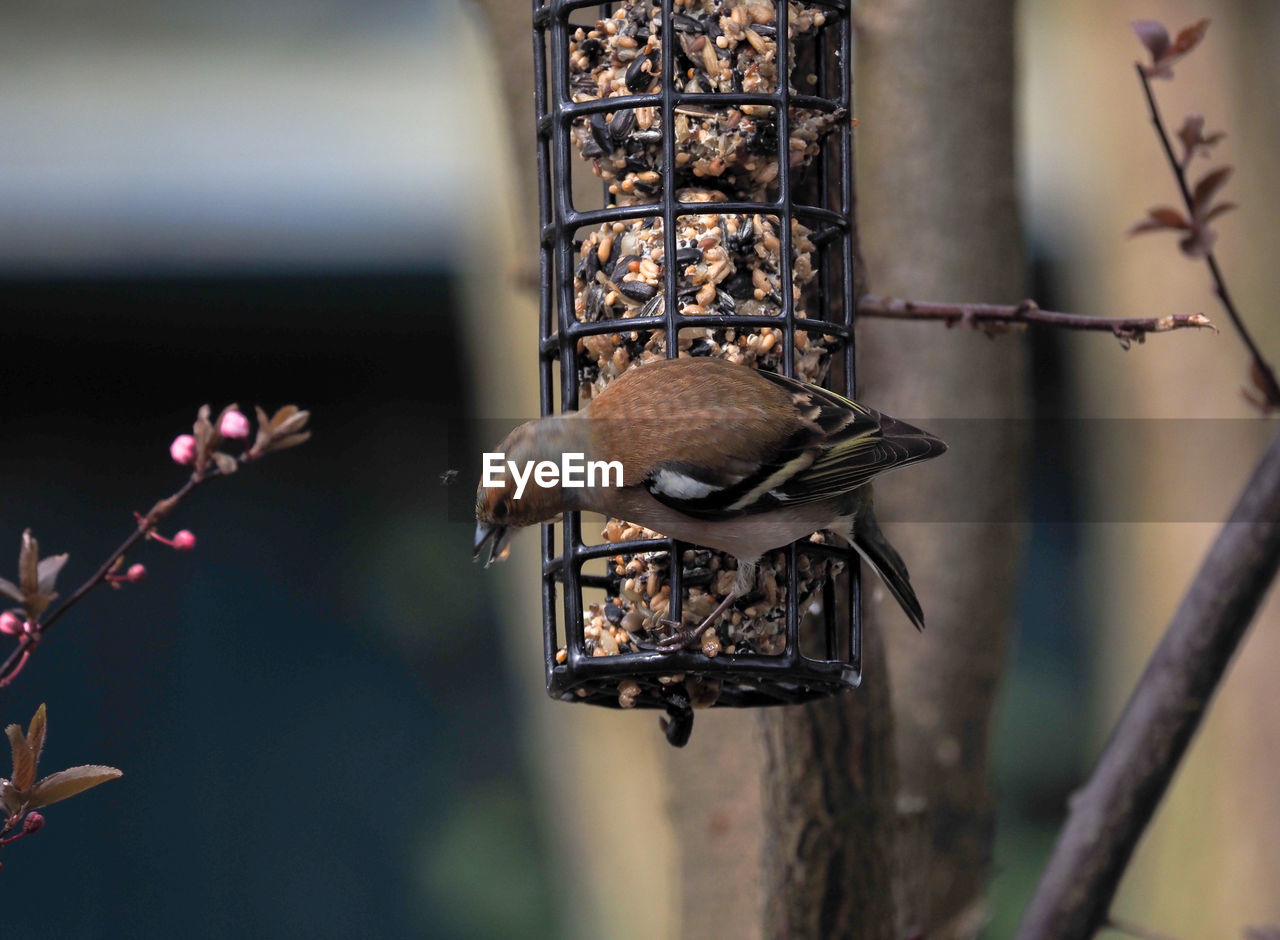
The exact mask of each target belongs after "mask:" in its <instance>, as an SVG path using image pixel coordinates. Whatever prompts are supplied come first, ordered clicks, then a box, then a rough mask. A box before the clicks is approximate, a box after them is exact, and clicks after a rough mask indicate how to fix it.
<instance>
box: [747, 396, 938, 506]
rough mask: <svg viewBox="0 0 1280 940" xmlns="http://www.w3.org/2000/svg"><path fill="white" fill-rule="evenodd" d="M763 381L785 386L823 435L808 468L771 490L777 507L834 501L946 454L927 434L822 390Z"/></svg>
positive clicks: (936, 439) (800, 410) (799, 408)
mask: <svg viewBox="0 0 1280 940" xmlns="http://www.w3.org/2000/svg"><path fill="white" fill-rule="evenodd" d="M766 378H769V379H771V380H773V381H775V382H777V383H778V384H780V385H786V386H789V387H791V388H792V391H793V400H794V401H795V403H796V409H797V411H798V412H800V413H801V414H803V415H804V416H805V418H806V420H807V421H809V422H811V423H812V424H814V425H816V426H818V427H819V428H820V429H821V431H822V433H823V435H824V437H823V440H822V442H821V449H820V453H819V454H818V456H817V458H816V459H815V460H814V461H813V463H812V464H810V465H809V466H808V467H806V468H804V469H803V470H802V471H801V472H799V473H797V474H795V476H793V477H791V478H790V479H788V480H786V481H785V482H783V483H781V484H780V485H779V486H777V487H776V488H775V489H774V490H772V491H771V494H770V495H772V496H773V497H774V498H775V499H776V500H777V503H778V504H783V505H785V504H794V503H808V502H814V501H817V500H823V499H830V498H833V497H836V496H840V495H843V494H844V493H847V492H849V491H850V490H853V489H856V488H858V487H859V486H862V485H863V484H865V483H869V482H870V481H871V480H872V479H873V478H874V477H877V476H879V475H880V474H882V473H887V472H888V471H890V470H897V469H898V468H899V467H905V466H908V465H910V464H913V463H918V462H919V461H921V460H928V459H929V458H930V457H937V456H939V455H941V454H942V453H943V452H945V451H946V449H947V445H946V444H944V443H943V442H942V441H940V440H939V439H938V438H936V437H934V436H933V435H932V434H929V433H927V432H926V431H922V430H920V429H919V428H917V427H915V426H914V425H910V424H908V423H907V422H905V421H900V420H898V419H897V418H892V417H889V416H888V415H883V414H880V412H878V411H875V410H873V409H871V408H868V407H867V406H866V405H863V404H860V403H859V402H855V401H852V400H850V399H848V398H845V397H843V396H841V395H837V394H836V393H835V392H832V391H829V390H828V389H824V388H818V387H817V386H814V385H805V384H804V383H801V382H797V381H795V380H794V379H788V378H787V377H786V376H780V375H766Z"/></svg>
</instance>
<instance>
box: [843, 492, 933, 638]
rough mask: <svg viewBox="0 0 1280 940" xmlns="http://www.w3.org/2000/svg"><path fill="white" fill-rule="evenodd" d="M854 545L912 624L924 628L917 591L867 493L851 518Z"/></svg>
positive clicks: (920, 628) (919, 628) (922, 612)
mask: <svg viewBox="0 0 1280 940" xmlns="http://www.w3.org/2000/svg"><path fill="white" fill-rule="evenodd" d="M864 489H869V487H865V488H864ZM853 547H854V548H855V549H857V551H858V554H859V555H861V556H862V559H863V561H865V562H866V563H867V564H868V565H870V566H871V570H873V571H874V572H875V573H876V574H877V575H879V576H880V580H881V581H883V582H884V586H885V587H887V588H888V589H889V593H890V594H892V595H893V596H894V598H895V599H896V600H897V601H898V603H899V604H901V605H902V610H903V611H904V612H905V613H906V615H907V616H908V617H909V618H910V619H911V622H912V623H913V624H915V626H916V629H917V630H923V629H924V611H923V610H922V609H921V608H920V601H919V599H918V598H917V597H916V592H915V591H914V590H912V588H911V578H910V576H909V575H908V574H907V566H906V563H905V562H904V561H903V560H902V556H901V555H899V554H898V550H897V549H896V548H894V547H893V546H892V545H890V544H889V540H888V539H886V538H885V537H884V533H883V532H881V531H880V525H879V523H877V522H876V514H875V512H874V511H873V509H872V508H871V500H870V498H869V496H868V498H867V499H866V502H865V505H863V506H862V507H860V509H859V511H858V512H857V514H856V515H855V516H854V519H853Z"/></svg>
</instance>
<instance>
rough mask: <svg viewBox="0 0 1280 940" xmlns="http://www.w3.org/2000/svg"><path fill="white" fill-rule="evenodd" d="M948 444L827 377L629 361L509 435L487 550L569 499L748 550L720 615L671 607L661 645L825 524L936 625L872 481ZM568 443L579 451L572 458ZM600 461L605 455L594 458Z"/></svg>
mask: <svg viewBox="0 0 1280 940" xmlns="http://www.w3.org/2000/svg"><path fill="white" fill-rule="evenodd" d="M946 449H947V447H946V445H945V444H944V443H943V442H942V441H940V440H938V438H936V437H934V436H932V435H931V434H928V433H926V432H924V431H921V430H920V429H919V428H916V427H913V426H911V425H909V424H907V423H906V422H904V421H899V420H898V419H896V418H891V417H889V416H887V415H882V414H880V413H879V412H876V411H873V410H872V409H870V408H868V407H866V406H865V405H862V404H859V403H858V402H856V401H852V400H850V399H848V398H844V397H842V396H840V395H837V394H835V393H834V392H831V391H828V390H826V389H824V388H819V387H818V386H816V385H807V384H805V383H803V382H799V381H796V380H795V379H789V378H787V377H786V376H782V375H776V374H774V373H770V372H760V371H757V370H754V369H750V368H748V367H746V366H740V365H734V364H732V363H729V362H725V361H724V360H722V359H709V358H702V357H699V358H686V359H667V360H663V361H661V362H655V363H651V364H649V365H645V366H641V367H639V368H635V369H632V370H630V371H628V372H626V373H624V374H623V375H621V376H620V377H619V378H618V379H617V380H616V381H614V382H613V383H612V384H610V385H609V386H608V387H606V388H605V390H604V391H603V392H601V393H599V394H598V395H597V396H596V397H595V398H593V399H592V400H591V401H590V402H589V403H588V404H587V406H586V407H585V408H583V409H582V410H581V411H578V412H569V413H566V414H563V415H552V416H548V417H546V418H539V419H538V420H536V421H530V422H528V423H526V424H523V425H521V426H520V427H518V428H516V429H515V430H514V431H512V432H511V433H510V434H509V435H508V436H507V438H506V440H504V441H503V442H502V443H501V444H500V445H498V451H499V452H500V453H501V454H502V455H503V459H504V461H510V463H509V464H508V463H504V464H503V465H502V466H503V469H504V473H503V474H502V475H501V479H498V478H497V477H498V475H497V474H496V472H495V473H493V474H487V479H488V482H489V483H490V485H485V481H482V482H481V485H480V487H479V489H478V491H477V493H476V520H477V524H476V541H475V557H476V558H477V559H478V558H479V557H480V552H481V550H482V549H483V548H484V546H485V545H486V544H489V545H490V552H489V559H488V561H487V562H486V567H487V566H488V565H489V564H492V563H493V562H495V561H501V560H502V559H504V558H505V557H506V555H507V552H508V550H509V547H508V543H509V541H510V538H511V535H512V532H513V530H515V529H517V528H520V527H522V526H528V525H533V524H535V523H539V522H550V521H552V520H554V519H555V518H556V517H557V516H559V515H560V514H561V513H563V512H565V511H566V510H586V511H591V512H598V513H603V514H604V515H607V516H613V517H615V518H618V519H623V520H626V521H628V522H633V523H639V524H640V525H643V526H645V527H647V528H649V529H653V530H654V531H656V532H661V533H662V534H663V535H666V536H668V537H670V538H674V539H679V540H680V541H684V542H692V543H694V544H696V545H703V546H706V547H708V548H713V549H716V550H718V551H722V552H728V553H729V554H732V555H734V556H736V557H737V559H738V574H737V577H736V578H735V580H734V584H733V589H732V590H731V591H730V593H729V596H728V597H726V598H725V599H724V601H722V602H721V603H720V605H719V606H718V607H717V608H716V609H715V610H714V611H712V613H711V614H710V616H708V617H707V618H706V619H705V620H704V621H703V622H702V623H701V624H699V625H698V626H697V627H696V628H694V629H692V630H687V629H684V628H683V627H681V625H679V624H674V623H672V622H670V621H668V622H667V623H668V625H670V626H672V627H673V628H674V633H673V635H672V636H669V637H666V638H664V639H663V640H661V641H660V642H659V644H658V647H659V649H663V650H666V651H673V650H677V649H683V648H685V647H687V646H689V645H691V644H693V643H694V642H696V641H697V639H698V638H699V637H700V636H701V635H702V633H703V632H704V631H705V630H706V629H707V628H708V627H709V626H710V625H711V624H712V623H713V622H714V621H715V620H716V618H718V617H719V616H720V615H721V614H722V613H724V612H725V611H726V610H727V609H728V608H729V606H730V605H731V604H732V603H733V602H734V601H735V600H737V599H738V598H740V597H743V596H744V595H746V594H747V593H749V592H750V591H751V590H752V589H753V587H754V585H755V573H756V563H757V562H758V561H759V560H760V557H761V556H762V555H763V554H764V553H765V552H767V551H769V550H770V549H774V548H778V547H780V546H783V545H788V544H790V543H791V542H794V541H795V540H796V539H799V538H803V537H805V536H807V535H810V534H812V533H814V532H817V531H819V530H823V529H826V530H829V531H832V532H834V533H836V534H837V535H839V536H841V537H843V538H844V539H845V540H846V541H848V542H850V543H851V544H852V545H853V547H854V548H856V549H857V550H858V552H859V554H860V555H861V556H862V557H863V559H864V560H865V561H866V562H867V563H868V564H869V565H870V566H871V567H872V569H873V570H874V571H875V572H876V574H878V575H879V576H880V578H881V579H882V580H883V581H884V583H885V585H886V587H888V589H889V591H890V593H891V594H893V596H894V597H895V598H896V599H897V601H898V603H899V604H901V605H902V609H903V610H904V611H905V612H906V614H907V616H908V617H909V618H910V619H911V622H912V623H914V624H915V625H916V627H917V628H921V629H923V627H924V613H923V611H922V610H921V608H920V602H919V601H918V600H917V599H916V595H915V591H913V590H912V588H911V582H910V580H909V578H908V576H907V569H906V566H905V565H904V564H903V562H902V557H901V556H900V555H899V554H898V553H897V551H895V550H894V548H893V546H892V545H890V544H889V543H888V541H887V540H886V539H885V538H884V535H883V534H882V533H881V531H880V527H879V526H878V525H877V524H876V520H875V514H874V512H873V511H872V507H871V497H870V488H869V487H866V486H865V484H866V483H867V482H868V481H870V480H871V479H872V478H873V477H876V476H879V475H880V474H882V473H885V472H887V471H889V470H894V469H897V468H898V467H905V466H907V465H908V464H912V463H916V462H918V461H921V460H927V459H929V458H930V457H937V456H938V455H940V454H942V453H943V452H944V451H946ZM565 455H573V456H571V457H570V458H569V459H568V462H567V463H566V462H565ZM575 460H576V461H577V462H576V463H575ZM543 461H547V462H549V463H550V464H552V465H554V467H550V466H548V467H544V470H545V472H543V473H541V475H540V476H539V475H537V474H535V473H534V472H533V469H534V467H535V465H537V464H538V463H539V462H543ZM594 461H599V462H602V464H603V466H601V465H597V466H596V467H595V468H594V469H595V470H597V471H598V472H595V473H592V474H590V475H588V474H586V472H585V465H586V464H587V462H594ZM520 468H525V469H524V470H523V471H522V470H521V469H520ZM565 468H568V470H569V472H568V473H563V472H562V473H559V474H557V473H555V472H553V470H561V471H562V470H564V469H565ZM575 468H576V469H577V470H578V475H579V477H581V479H578V480H575V479H574V476H573V472H572V471H573V470H574V469H575ZM495 469H496V464H495ZM505 471H509V472H505ZM521 473H523V478H521ZM578 483H581V484H582V485H577V484H578Z"/></svg>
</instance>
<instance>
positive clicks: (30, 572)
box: [18, 529, 40, 595]
mask: <svg viewBox="0 0 1280 940" xmlns="http://www.w3.org/2000/svg"><path fill="white" fill-rule="evenodd" d="M39 568H40V543H39V542H37V541H36V539H35V536H33V535H32V534H31V530H30V529H27V530H26V531H25V532H23V533H22V549H21V550H20V551H19V552H18V584H19V585H20V586H21V587H22V593H23V594H24V595H31V594H35V593H37V592H38V591H39V590H40V573H39Z"/></svg>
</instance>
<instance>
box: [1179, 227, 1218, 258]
mask: <svg viewBox="0 0 1280 940" xmlns="http://www.w3.org/2000/svg"><path fill="white" fill-rule="evenodd" d="M1217 240H1218V236H1217V235H1216V234H1215V233H1214V231H1213V229H1211V228H1209V227H1208V226H1207V225H1195V226H1193V227H1192V229H1191V231H1190V233H1188V234H1187V236H1186V237H1185V238H1182V239H1180V240H1179V242H1178V247H1179V248H1181V249H1182V253H1183V254H1185V255H1186V256H1187V257H1188V258H1203V257H1204V256H1205V255H1207V254H1209V252H1211V251H1213V243H1214V242H1216V241H1217Z"/></svg>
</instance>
